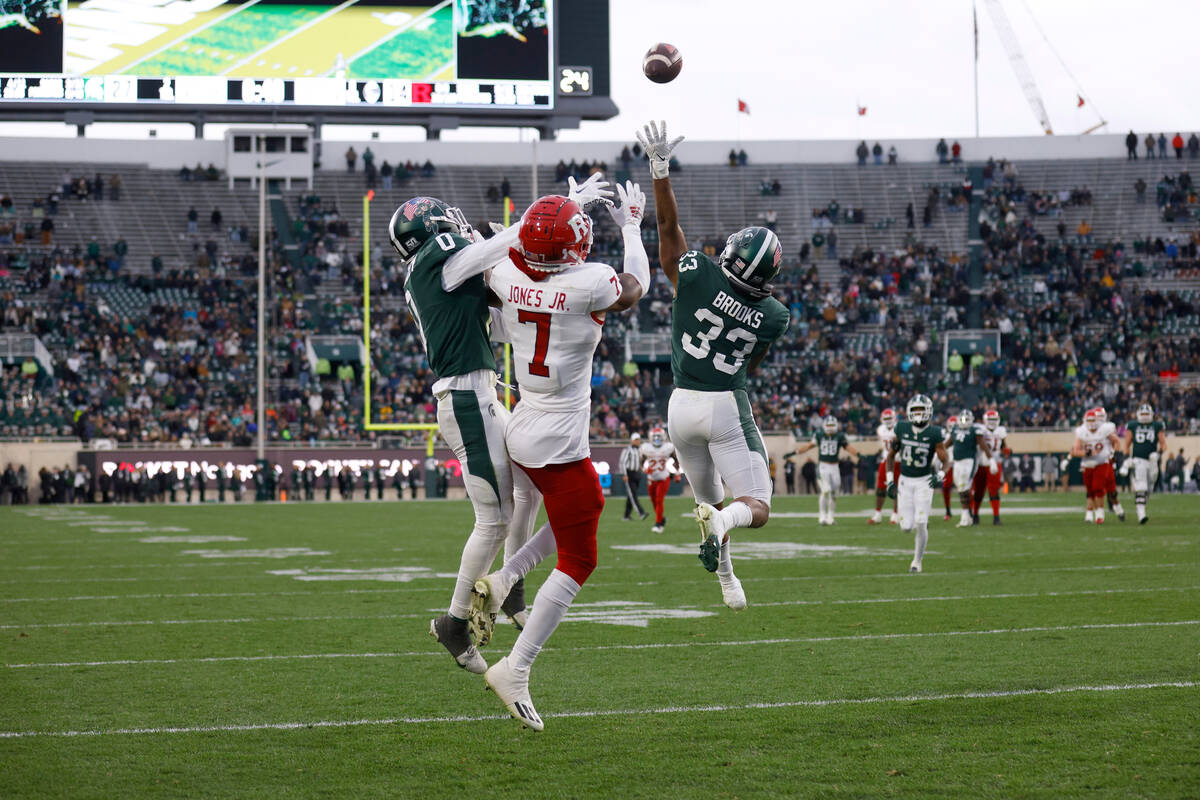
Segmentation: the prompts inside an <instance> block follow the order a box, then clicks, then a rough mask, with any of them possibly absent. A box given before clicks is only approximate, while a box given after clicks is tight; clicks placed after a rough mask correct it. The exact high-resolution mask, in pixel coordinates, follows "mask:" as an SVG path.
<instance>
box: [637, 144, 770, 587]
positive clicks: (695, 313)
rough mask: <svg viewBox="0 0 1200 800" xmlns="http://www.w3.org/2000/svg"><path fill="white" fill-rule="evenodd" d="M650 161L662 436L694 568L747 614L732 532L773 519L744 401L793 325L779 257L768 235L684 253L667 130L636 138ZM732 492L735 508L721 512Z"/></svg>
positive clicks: (756, 233) (734, 238) (743, 236)
mask: <svg viewBox="0 0 1200 800" xmlns="http://www.w3.org/2000/svg"><path fill="white" fill-rule="evenodd" d="M638 139H639V141H640V142H641V144H642V149H644V150H645V151H646V156H647V157H648V158H649V159H650V174H651V176H652V177H653V178H654V207H655V211H656V214H657V219H658V256H659V261H660V263H661V264H662V270H663V274H664V275H666V276H667V279H668V280H670V281H671V286H672V287H673V288H674V289H675V301H674V303H672V305H671V372H672V374H673V376H674V379H675V389H674V391H672V392H671V400H670V403H669V405H668V410H667V428H668V430H669V431H670V433H671V441H672V442H673V443H674V444H675V452H676V454H677V455H678V457H679V463H680V466H681V467H683V472H684V474H685V475H687V478H688V482H689V483H690V484H691V486H692V492H693V494H694V495H695V498H696V520H697V521H698V522H699V524H700V537H701V539H702V540H703V541H702V543H701V545H700V561H701V563H702V564H704V568H705V569H707V570H708V571H709V572H716V573H717V579H718V580H719V581H720V584H721V595H722V598H723V600H724V602H725V605H727V606H729V607H730V608H732V609H733V610H735V611H740V610H741V609H743V608H745V607H746V594H745V592H744V591H743V590H742V584H741V581H739V580H738V578H737V577H736V576H735V575H734V574H733V562H732V560H731V559H730V555H729V532H730V531H731V530H733V529H735V528H758V527H761V526H763V525H765V524H766V523H767V519H768V517H769V516H770V514H771V474H770V470H769V468H768V466H767V450H766V447H764V445H763V439H762V434H760V433H759V430H758V425H756V424H755V422H754V414H753V412H752V410H751V408H750V398H749V396H748V395H747V394H746V372H747V371H748V370H751V369H756V368H757V367H758V365H759V364H760V363H762V361H763V359H764V358H766V356H767V350H768V349H769V348H770V347H771V344H772V343H773V342H774V341H775V340H776V339H778V338H779V337H780V336H782V335H783V332H784V331H785V330H787V327H788V323H789V322H790V321H791V315H790V314H789V313H788V310H787V308H785V307H784V305H783V304H782V303H780V302H779V301H778V300H776V299H775V298H774V297H772V296H771V285H770V283H771V280H772V279H773V278H774V277H775V276H776V275H777V274H778V273H779V265H780V262H781V261H782V260H783V248H782V247H781V246H780V244H779V237H777V236H776V235H775V233H774V232H773V231H771V230H768V229H767V228H762V227H757V226H752V227H749V228H743V229H741V230H740V231H738V232H737V233H734V234H733V235H731V236H730V237H729V238H728V239H726V240H725V249H724V250H722V251H721V255H720V256H718V257H717V260H716V262H714V261H713V260H712V259H710V258H709V257H708V256H706V255H704V254H703V253H701V252H699V251H697V250H689V249H688V246H687V240H686V239H685V238H684V235H683V229H682V228H680V226H679V208H678V206H677V205H676V202H675V192H674V191H673V190H672V189H671V180H670V178H669V177H668V173H669V165H670V159H671V151H672V150H674V149H675V147H676V146H677V145H678V144H679V143H680V142H681V141H683V137H680V138H678V139H675V140H674V141H669V140H668V138H667V125H666V123H665V122H664V123H662V129H661V131H660V130H659V128H658V126H656V125H655V124H654V123H653V122H651V123H649V124H648V125H646V127H645V131H644V135H643V132H641V131H639V132H638ZM722 481H724V482H725V484H726V485H728V486H729V489H730V492H731V493H732V494H733V498H734V499H733V501H732V502H731V503H729V504H728V505H725V504H724V502H723V501H724V499H725V489H724V487H722V485H721V482H722Z"/></svg>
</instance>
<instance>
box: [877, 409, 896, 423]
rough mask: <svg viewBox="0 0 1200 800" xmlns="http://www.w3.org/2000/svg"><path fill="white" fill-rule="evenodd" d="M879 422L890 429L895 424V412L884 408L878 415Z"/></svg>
mask: <svg viewBox="0 0 1200 800" xmlns="http://www.w3.org/2000/svg"><path fill="white" fill-rule="evenodd" d="M879 421H880V422H882V423H883V424H884V425H887V426H888V427H889V428H891V427H892V426H894V425H895V424H896V412H895V411H894V410H892V409H890V408H885V409H884V410H883V412H882V413H880V415H879Z"/></svg>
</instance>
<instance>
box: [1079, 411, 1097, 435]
mask: <svg viewBox="0 0 1200 800" xmlns="http://www.w3.org/2000/svg"><path fill="white" fill-rule="evenodd" d="M1097 410H1098V409H1095V408H1090V409H1088V412H1087V413H1086V414H1084V415H1083V425H1084V427H1085V428H1087V429H1088V430H1089V431H1093V432H1094V431H1097V430H1099V428H1100V415H1099V414H1097V413H1096V412H1097Z"/></svg>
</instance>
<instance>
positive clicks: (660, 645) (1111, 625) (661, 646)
mask: <svg viewBox="0 0 1200 800" xmlns="http://www.w3.org/2000/svg"><path fill="white" fill-rule="evenodd" d="M1185 625H1200V619H1187V620H1176V621H1167V622H1104V623H1094V624H1089V625H1055V626H1038V627H1034V628H994V629H991V630H981V631H931V632H925V633H860V634H849V635H846V636H806V637H790V638H777V639H740V640H738V639H733V640H724V641H715V642H648V643H644V644H601V645H585V646H582V647H547V648H545V650H546V651H557V652H571V653H577V652H584V651H592V650H671V649H675V648H680V647H685V648H686V647H753V646H758V645H779V644H816V643H820V642H857V641H878V640H881V639H883V640H889V639H928V638H941V637H948V636H1000V635H1014V634H1021V633H1054V632H1064V631H1092V630H1114V629H1125V628H1173V627H1180V626H1185ZM431 656H437V657H438V658H444V657H445V652H444V651H442V650H440V649H439V650H432V649H431V650H410V651H407V652H395V653H303V654H299V655H267V656H210V657H207V658H149V659H117V660H113V661H52V662H40V663H29V664H5V665H4V666H5V668H7V669H43V668H51V667H111V666H138V665H147V664H212V663H220V662H225V661H245V662H251V661H293V660H311V659H326V658H329V659H336V658H425V657H431Z"/></svg>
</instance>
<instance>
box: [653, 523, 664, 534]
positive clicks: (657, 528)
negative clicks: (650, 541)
mask: <svg viewBox="0 0 1200 800" xmlns="http://www.w3.org/2000/svg"><path fill="white" fill-rule="evenodd" d="M650 532H651V533H662V532H663V526H662V525H655V526H654V527H653V528H651V529H650Z"/></svg>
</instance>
